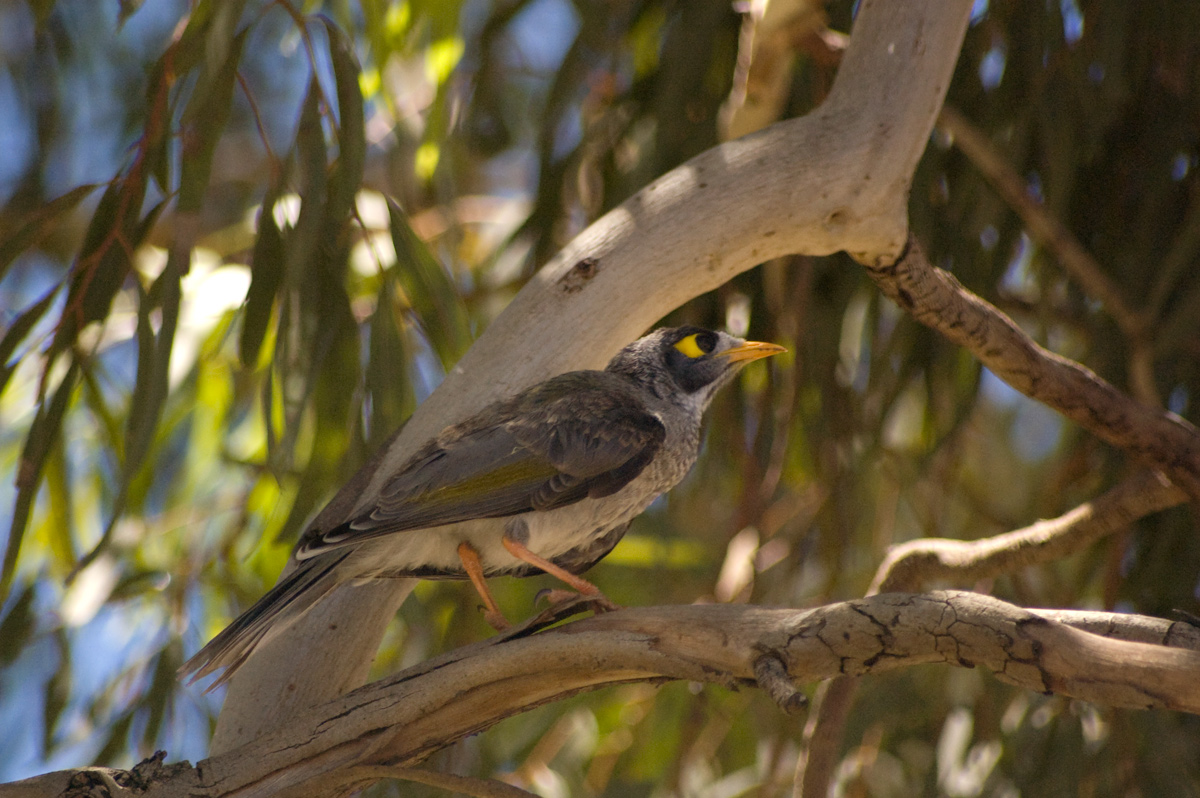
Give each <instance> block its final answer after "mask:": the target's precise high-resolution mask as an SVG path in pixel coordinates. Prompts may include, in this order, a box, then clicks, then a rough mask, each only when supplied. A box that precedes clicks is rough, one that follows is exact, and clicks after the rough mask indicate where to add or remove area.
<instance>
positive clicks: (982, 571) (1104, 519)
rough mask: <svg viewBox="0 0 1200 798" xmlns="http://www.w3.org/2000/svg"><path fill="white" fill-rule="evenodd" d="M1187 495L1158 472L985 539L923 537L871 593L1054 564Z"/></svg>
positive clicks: (906, 546)
mask: <svg viewBox="0 0 1200 798" xmlns="http://www.w3.org/2000/svg"><path fill="white" fill-rule="evenodd" d="M1186 500H1187V494H1186V493H1184V492H1183V491H1182V490H1180V489H1179V488H1177V487H1175V486H1174V485H1172V484H1171V483H1170V482H1169V481H1167V480H1166V479H1165V478H1164V477H1163V476H1161V475H1160V474H1158V473H1156V472H1153V471H1144V472H1141V473H1139V474H1137V475H1135V476H1133V477H1130V478H1129V479H1127V480H1125V481H1124V482H1122V483H1121V484H1119V485H1117V486H1116V487H1115V488H1113V489H1112V490H1110V491H1108V492H1107V493H1105V494H1104V495H1103V496H1100V497H1099V498H1098V499H1095V500H1094V501H1090V502H1085V503H1084V504H1081V505H1080V506H1078V507H1076V508H1075V509H1073V510H1071V511H1070V512H1069V513H1067V514H1066V515H1063V516H1060V517H1058V518H1055V519H1052V520H1048V521H1038V522H1037V523H1036V524H1033V525H1032V526H1029V527H1026V528H1024V529H1017V530H1014V531H1012V532H1006V533H1004V534H1003V535H996V536H994V537H990V538H983V539H981V540H947V539H945V538H918V539H917V540H910V541H908V542H907V543H902V544H900V545H899V546H895V547H893V548H892V549H891V550H890V551H889V552H888V555H887V557H886V558H885V559H884V561H883V563H882V564H881V565H880V566H879V569H878V571H877V572H876V574H875V580H874V582H873V583H872V584H871V588H870V591H869V592H868V595H874V594H875V593H891V592H896V591H905V590H922V589H925V588H926V587H929V586H930V585H933V584H938V583H946V582H950V583H952V584H968V583H970V582H975V581H978V580H980V579H989V578H992V577H995V576H999V575H1001V574H1005V573H1011V572H1013V571H1016V570H1018V569H1020V568H1025V567H1028V566H1030V565H1036V564H1038V563H1045V562H1052V561H1054V560H1058V559H1061V558H1063V557H1066V556H1068V555H1070V554H1074V553H1076V552H1079V551H1082V550H1084V549H1085V548H1087V547H1088V546H1090V545H1091V544H1092V543H1094V542H1095V541H1097V540H1099V539H1100V538H1102V537H1104V536H1106V535H1109V534H1112V533H1113V532H1116V531H1117V530H1120V529H1123V528H1125V527H1126V526H1128V525H1129V524H1130V523H1131V522H1133V521H1136V520H1137V519H1138V518H1141V517H1143V516H1146V515H1150V514H1151V513H1156V512H1159V511H1160V510H1165V509H1167V508H1168V507H1174V506H1175V505H1177V504H1182V503H1183V502H1184V501H1186Z"/></svg>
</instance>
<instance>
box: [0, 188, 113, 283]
mask: <svg viewBox="0 0 1200 798" xmlns="http://www.w3.org/2000/svg"><path fill="white" fill-rule="evenodd" d="M95 190H96V184H95V183H88V184H86V185H82V186H77V187H75V188H73V189H71V190H70V191H68V192H67V193H66V194H63V195H62V196H60V197H55V198H54V199H52V200H50V201H49V202H47V203H46V204H45V205H41V206H39V207H38V208H36V209H35V210H33V211H30V213H29V214H28V215H27V216H26V217H25V219H24V220H23V221H22V222H21V224H20V227H19V228H18V229H17V230H15V231H13V232H11V233H10V232H5V233H3V234H0V277H3V276H4V273H5V272H6V271H8V267H9V266H10V265H12V262H13V261H14V260H16V258H17V256H18V255H20V254H21V253H22V252H24V251H25V250H27V249H29V248H30V247H33V246H37V244H38V242H39V241H41V240H42V238H43V237H45V236H46V234H47V233H49V232H50V229H51V228H52V227H53V226H54V225H55V224H56V223H57V222H58V220H59V219H60V218H61V217H63V216H64V215H66V214H68V213H70V212H71V211H72V210H74V209H75V206H77V205H78V204H79V203H80V201H82V200H83V198H84V197H86V196H87V195H88V194H91V193H92V192H93V191H95Z"/></svg>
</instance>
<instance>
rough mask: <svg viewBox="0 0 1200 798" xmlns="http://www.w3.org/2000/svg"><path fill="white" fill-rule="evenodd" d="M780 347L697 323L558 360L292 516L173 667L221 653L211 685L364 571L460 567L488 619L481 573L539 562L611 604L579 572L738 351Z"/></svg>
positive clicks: (633, 508) (660, 476) (666, 464)
mask: <svg viewBox="0 0 1200 798" xmlns="http://www.w3.org/2000/svg"><path fill="white" fill-rule="evenodd" d="M783 351H784V349H783V347H780V346H776V345H775V344H766V343H759V342H756V341H744V340H742V339H740V338H735V337H733V336H732V335H728V334H726V333H723V332H713V331H711V330H705V329H701V328H699V327H674V328H667V329H660V330H656V331H655V332H653V333H651V334H649V335H647V336H645V337H644V338H641V339H639V340H637V341H635V342H633V343H632V344H630V345H629V346H626V347H625V348H624V349H622V350H621V351H620V352H618V353H617V355H616V356H615V357H614V358H613V359H612V361H611V362H610V363H609V364H608V366H607V367H606V368H605V369H604V371H572V372H568V373H566V374H560V375H559V376H557V377H553V378H551V379H548V380H546V381H545V382H542V383H539V384H537V385H534V386H533V387H531V388H528V389H526V390H525V391H522V392H521V393H519V394H517V395H516V396H514V397H512V398H511V399H505V400H502V401H498V402H495V403H493V404H491V405H489V406H488V407H486V408H484V409H483V410H482V411H480V412H479V413H478V414H476V415H475V416H473V417H471V418H469V419H467V420H466V421H463V422H462V423H460V424H455V425H453V426H450V427H447V428H446V429H444V430H442V432H441V434H439V435H438V436H437V437H436V438H434V439H433V440H431V441H429V442H428V443H426V444H425V445H424V446H422V447H421V448H420V450H418V451H417V452H416V454H414V455H413V456H412V458H411V459H409V460H408V462H407V463H405V465H404V466H403V467H402V468H400V470H399V471H397V472H396V473H395V474H394V475H393V476H392V477H391V478H390V479H388V480H387V481H386V482H384V483H383V486H382V488H381V490H380V492H379V495H378V497H376V500H375V501H374V503H373V504H372V505H371V506H369V507H368V508H366V509H364V510H363V511H362V512H361V513H360V514H359V515H358V516H357V517H355V518H352V519H350V520H348V521H346V522H345V523H342V524H340V525H338V526H335V527H333V528H330V529H313V528H310V529H309V530H307V531H306V532H305V534H304V535H303V536H302V537H301V539H300V542H299V544H298V545H297V547H296V550H295V552H293V555H292V558H293V562H292V565H293V568H292V570H291V573H289V574H287V575H286V576H284V577H283V578H282V579H281V580H280V582H279V583H278V584H277V585H275V587H273V588H272V589H271V590H270V591H268V592H267V594H266V595H265V596H263V597H262V598H261V599H259V600H258V602H256V603H255V604H254V606H252V607H251V608H250V609H248V610H246V612H244V613H242V614H241V615H240V616H239V617H238V618H237V619H236V620H234V621H233V623H231V624H230V625H229V626H228V627H227V628H226V629H225V630H223V631H222V632H221V633H220V634H218V635H217V636H216V637H214V638H213V639H212V641H210V642H209V644H208V645H206V646H205V647H204V648H202V649H201V650H200V651H199V653H197V654H196V655H195V656H194V657H192V658H191V659H190V660H188V661H187V663H185V664H184V666H183V667H182V668H180V671H181V673H184V674H188V673H195V674H196V675H195V676H194V677H193V679H192V681H195V680H196V679H200V678H203V677H204V676H206V675H208V674H210V673H212V672H214V671H216V670H218V669H220V668H224V669H225V672H224V673H223V674H222V675H221V676H220V678H219V679H217V680H216V682H214V684H213V685H212V686H213V687H216V686H217V685H219V684H220V683H222V682H223V681H225V680H226V679H228V678H229V677H230V676H231V675H232V674H233V672H234V671H235V670H237V668H238V667H239V666H240V665H241V664H242V663H243V662H245V661H246V659H247V657H249V656H250V654H251V652H252V651H254V648H255V646H257V645H258V644H259V643H261V642H262V641H263V640H265V639H268V638H269V637H271V636H273V635H275V634H277V633H278V632H280V631H281V630H283V629H285V628H287V626H289V625H290V624H292V623H293V622H295V621H296V620H297V619H299V618H300V617H301V616H302V615H303V614H304V613H305V612H307V611H308V610H309V609H310V608H311V607H312V606H313V605H314V604H316V602H317V601H319V600H320V599H321V598H322V597H323V596H324V595H325V594H327V593H329V592H330V591H331V590H333V589H334V588H335V587H337V586H338V585H340V584H342V583H344V582H358V581H361V580H363V579H370V578H374V577H420V578H424V579H463V578H467V579H470V580H471V582H472V583H473V584H474V586H475V589H476V590H477V591H479V595H480V597H482V599H483V602H484V605H485V610H486V613H485V617H486V618H487V620H488V621H489V622H490V623H491V624H492V625H493V626H494V627H496V628H498V629H500V628H504V627H506V626H507V625H508V623H507V621H505V619H504V616H503V615H502V614H501V613H500V609H499V608H498V607H497V605H496V602H495V600H494V599H493V598H492V595H491V592H490V591H489V590H488V587H487V583H486V581H485V580H486V579H487V577H491V576H499V575H507V576H532V575H535V574H538V573H542V572H545V573H549V574H551V575H553V576H555V577H557V578H558V579H560V580H562V581H563V582H564V583H566V584H567V585H569V586H570V587H572V588H574V589H575V590H577V591H579V592H580V593H581V594H584V595H587V596H592V597H594V598H595V600H596V603H598V604H599V605H600V606H601V607H606V608H609V609H612V608H614V607H615V605H613V604H612V603H611V602H609V601H608V599H607V598H605V597H604V595H603V594H602V593H601V592H600V590H599V589H598V588H597V587H596V586H595V585H593V584H591V583H590V582H588V581H586V580H585V579H583V578H581V577H580V576H578V574H580V573H582V572H583V571H586V570H587V569H588V568H590V567H591V566H592V565H594V564H596V563H597V562H599V561H600V560H601V559H602V558H603V557H604V556H605V555H607V554H608V553H609V552H610V551H612V549H613V547H614V546H616V545H617V542H618V541H619V540H620V539H621V537H622V536H623V535H624V534H625V530H626V529H627V528H628V527H629V522H630V521H631V520H632V519H633V518H634V517H635V516H637V515H638V514H639V513H641V512H642V510H644V509H646V507H647V506H648V505H649V504H650V503H651V502H652V501H654V500H655V499H656V498H657V497H658V496H660V495H661V494H663V493H665V492H666V491H668V490H670V489H671V488H673V487H674V486H675V485H676V484H678V482H679V481H680V480H681V479H683V476H684V475H685V474H686V473H687V472H688V470H689V469H690V468H691V467H692V464H693V463H694V462H695V461H696V456H697V454H698V452H699V448H700V418H701V415H702V414H703V413H704V410H705V409H706V408H707V407H708V404H709V402H710V401H711V400H712V397H713V394H715V393H716V392H717V390H718V389H719V388H721V386H723V385H725V384H726V383H728V382H729V381H730V380H731V379H732V378H733V376H734V375H735V374H737V372H738V371H739V370H740V369H741V367H742V366H744V365H745V364H746V363H749V362H750V361H752V360H758V359H759V358H763V357H768V356H770V355H774V354H777V353H779V352H783ZM210 689H211V688H210Z"/></svg>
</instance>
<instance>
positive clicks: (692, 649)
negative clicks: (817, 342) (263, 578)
mask: <svg viewBox="0 0 1200 798" xmlns="http://www.w3.org/2000/svg"><path fill="white" fill-rule="evenodd" d="M1054 617H1063V618H1067V619H1068V620H1072V619H1071V618H1070V617H1069V616H1062V615H1055V614H1054V613H1050V614H1043V613H1042V612H1040V611H1037V610H1025V609H1021V608H1019V607H1016V606H1014V605H1012V604H1007V603H1005V602H1002V601H998V600H996V599H993V598H990V597H987V596H982V595H978V594H975V593H967V592H960V591H945V592H938V593H931V594H926V595H913V594H903V593H894V594H886V595H880V596H875V597H872V598H868V599H859V600H856V601H847V602H842V603H838V604H831V605H828V606H825V607H818V608H816V609H811V610H805V611H799V610H790V609H765V608H759V607H751V606H739V605H704V606H701V605H693V606H677V607H653V608H642V609H630V610H621V611H619V612H612V613H607V614H605V615H601V616H597V617H593V618H588V619H585V620H582V621H578V622H575V623H570V624H566V625H564V626H559V627H556V628H553V629H550V630H546V631H542V632H540V633H537V634H532V635H527V636H524V637H515V638H514V637H510V638H507V639H501V638H493V639H492V640H488V641H483V642H481V643H477V644H474V645H471V646H467V647H465V648H463V649H459V650H456V651H453V652H450V653H449V654H447V655H444V656H443V657H440V658H438V659H437V660H434V661H431V662H428V663H424V664H422V665H419V666H417V667H416V668H413V669H409V670H408V671H405V672H402V673H399V674H396V675H395V676H392V677H389V678H387V679H382V680H380V681H378V682H375V683H372V684H370V685H368V686H366V687H363V688H361V689H359V690H356V691H354V692H352V693H350V694H348V695H345V696H342V697H341V698H339V699H337V700H335V701H332V702H329V703H327V704H324V705H321V706H319V707H315V708H313V709H311V710H309V711H307V712H305V713H303V714H302V715H300V716H299V717H297V718H295V719H293V722H292V723H290V724H289V725H288V726H287V727H285V728H282V729H280V730H278V731H276V732H273V733H271V734H269V735H267V736H265V737H263V738H260V739H258V740H255V741H252V742H249V743H247V744H246V745H245V746H243V747H241V748H239V749H238V750H235V751H230V752H228V753H226V754H223V755H220V756H216V757H213V758H211V759H207V760H204V761H202V762H200V763H199V764H198V765H197V766H196V767H194V768H192V767H187V766H186V765H185V764H182V763H181V764H178V765H174V766H171V769H170V770H169V771H164V774H163V778H162V779H161V780H152V781H151V783H149V784H148V786H147V787H146V791H145V792H144V793H142V794H143V795H145V796H147V798H176V796H185V795H186V796H194V795H204V796H207V797H208V798H227V797H229V796H235V795H236V796H238V798H257V796H266V795H272V794H275V793H277V792H279V791H282V790H289V789H290V790H305V791H310V790H312V789H313V788H314V786H315V785H317V784H319V785H320V786H321V787H322V789H323V792H324V791H325V790H327V789H328V788H330V787H332V786H335V785H336V787H337V788H340V789H344V788H346V787H348V786H363V785H364V784H365V783H367V782H370V781H372V780H375V779H378V778H381V777H393V776H396V775H400V774H399V773H398V772H397V771H394V770H393V769H392V768H394V767H397V766H399V767H407V766H410V765H411V764H413V763H415V762H417V761H419V760H421V759H422V758H424V757H426V756H428V755H429V754H430V753H431V752H433V751H435V750H437V749H439V748H442V747H444V746H446V745H449V744H450V743H452V742H454V741H455V740H458V739H461V738H462V737H464V736H466V735H469V734H474V733H477V732H479V731H481V730H483V729H485V728H487V727H489V726H491V725H493V724H495V723H496V722H498V721H500V720H502V719H503V718H506V717H509V716H511V715H514V714H517V713H519V712H523V711H526V710H528V709H530V708H532V707H535V706H539V705H541V704H545V703H547V702H550V701H556V700H559V699H562V698H565V697H567V696H570V695H574V694H577V693H580V692H584V691H589V690H594V689H597V688H599V687H603V686H606V685H613V684H620V683H626V682H632V681H661V680H663V679H687V680H692V681H700V682H707V683H712V684H719V685H723V686H726V687H730V688H737V687H741V686H745V685H749V684H753V683H754V679H755V664H756V663H758V662H760V661H761V660H762V659H763V657H764V656H767V657H770V658H773V659H775V660H777V662H778V663H779V664H780V665H782V666H783V668H784V669H785V670H786V674H787V675H788V676H789V677H790V678H791V679H792V680H795V681H799V682H811V681H815V680H818V679H828V678H830V677H831V676H836V675H839V674H846V675H854V676H862V675H865V674H870V673H882V672H884V671H888V670H894V669H897V668H902V667H908V666H910V665H917V664H927V663H946V664H950V665H958V666H963V667H982V668H986V669H987V670H990V671H992V672H993V673H994V674H996V677H997V678H998V679H1000V680H1001V681H1003V682H1006V683H1008V684H1013V685H1016V686H1019V687H1023V688H1026V689H1030V690H1036V691H1038V692H1042V693H1057V694H1061V695H1065V696H1070V697H1074V698H1079V699H1082V700H1086V701H1093V702H1096V703H1103V704H1109V705H1113V706H1123V707H1134V708H1166V709H1176V710H1182V711H1186V712H1193V713H1200V693H1197V691H1196V690H1195V683H1196V679H1197V678H1200V635H1198V634H1196V630H1195V629H1192V628H1190V627H1189V628H1186V629H1184V630H1183V631H1182V632H1180V633H1174V632H1172V630H1173V629H1174V628H1175V627H1188V625H1187V624H1182V623H1178V624H1168V623H1167V622H1165V621H1157V620H1155V619H1141V618H1138V617H1137V616H1123V615H1118V614H1104V613H1091V614H1088V615H1087V617H1086V618H1078V619H1075V620H1079V621H1080V622H1081V623H1087V624H1089V625H1092V626H1096V625H1101V626H1102V627H1103V628H1104V629H1106V630H1107V631H1108V632H1109V633H1110V635H1112V636H1110V637H1105V636H1101V635H1098V634H1093V633H1090V632H1086V631H1081V630H1080V629H1077V628H1073V627H1072V626H1068V625H1066V624H1064V623H1061V622H1058V621H1056V620H1053V618H1054ZM1119 630H1120V631H1119ZM1122 632H1124V633H1126V634H1128V635H1129V636H1131V637H1133V638H1134V639H1138V640H1144V639H1154V640H1163V641H1168V642H1170V643H1171V646H1168V645H1152V644H1148V643H1144V642H1129V641H1127V640H1120V639H1114V638H1115V637H1117V636H1118V635H1119V634H1120V633H1122ZM531 663H537V667H531ZM760 670H761V667H760ZM778 676H779V674H776V676H773V677H770V678H772V679H775V678H776V677H778ZM374 768H383V769H382V770H376V769H374ZM403 773H404V774H405V775H400V777H401V778H409V777H411V776H412V775H413V774H412V773H411V772H408V771H403ZM109 775H110V776H112V775H113V774H112V772H110V773H109ZM114 778H115V781H116V783H118V784H121V782H122V779H121V778H120V777H116V776H114ZM63 782H64V774H62V773H56V774H48V775H46V776H42V777H38V778H37V779H33V780H29V781H27V782H20V783H18V784H17V785H11V788H12V789H14V792H13V793H12V794H13V795H14V796H20V798H25V797H26V796H44V795H47V794H48V793H46V792H45V791H44V790H45V789H46V788H48V786H49V785H59V788H60V789H61V785H62V784H63ZM118 794H120V793H118ZM310 794H311V793H310Z"/></svg>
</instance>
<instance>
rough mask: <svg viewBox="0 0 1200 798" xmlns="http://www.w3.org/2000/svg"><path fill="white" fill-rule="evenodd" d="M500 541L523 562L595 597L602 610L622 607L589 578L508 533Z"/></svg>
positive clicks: (581, 593)
mask: <svg viewBox="0 0 1200 798" xmlns="http://www.w3.org/2000/svg"><path fill="white" fill-rule="evenodd" d="M500 542H501V543H503V544H504V548H506V549H508V553H509V554H511V555H512V556H514V557H516V558H517V559H518V560H521V561H522V562H527V563H529V564H530V565H532V566H533V567H535V568H540V569H541V570H543V571H545V572H546V573H548V574H550V575H551V576H553V577H554V578H556V579H558V580H559V581H561V582H563V583H564V584H566V585H568V586H570V587H571V588H573V589H574V590H577V591H579V593H580V595H584V596H588V597H590V598H594V599H595V601H594V602H593V603H594V604H595V605H596V606H597V607H598V608H599V609H601V610H618V609H620V607H619V606H617V605H616V604H614V603H613V602H612V601H610V600H609V598H608V596H606V595H604V594H603V593H602V592H600V588H598V587H596V586H595V585H593V584H592V583H591V582H589V581H588V580H586V579H584V578H583V577H581V576H576V575H575V574H573V573H571V572H570V571H567V570H565V569H563V568H560V567H558V566H557V565H555V564H554V563H552V562H550V561H549V560H547V559H546V558H545V557H539V556H538V555H536V554H534V553H533V552H532V551H530V550H529V549H528V548H526V547H525V546H524V545H523V544H521V543H518V542H517V541H515V540H513V539H512V538H510V537H509V536H508V535H505V536H504V537H503V538H501V539H500Z"/></svg>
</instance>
